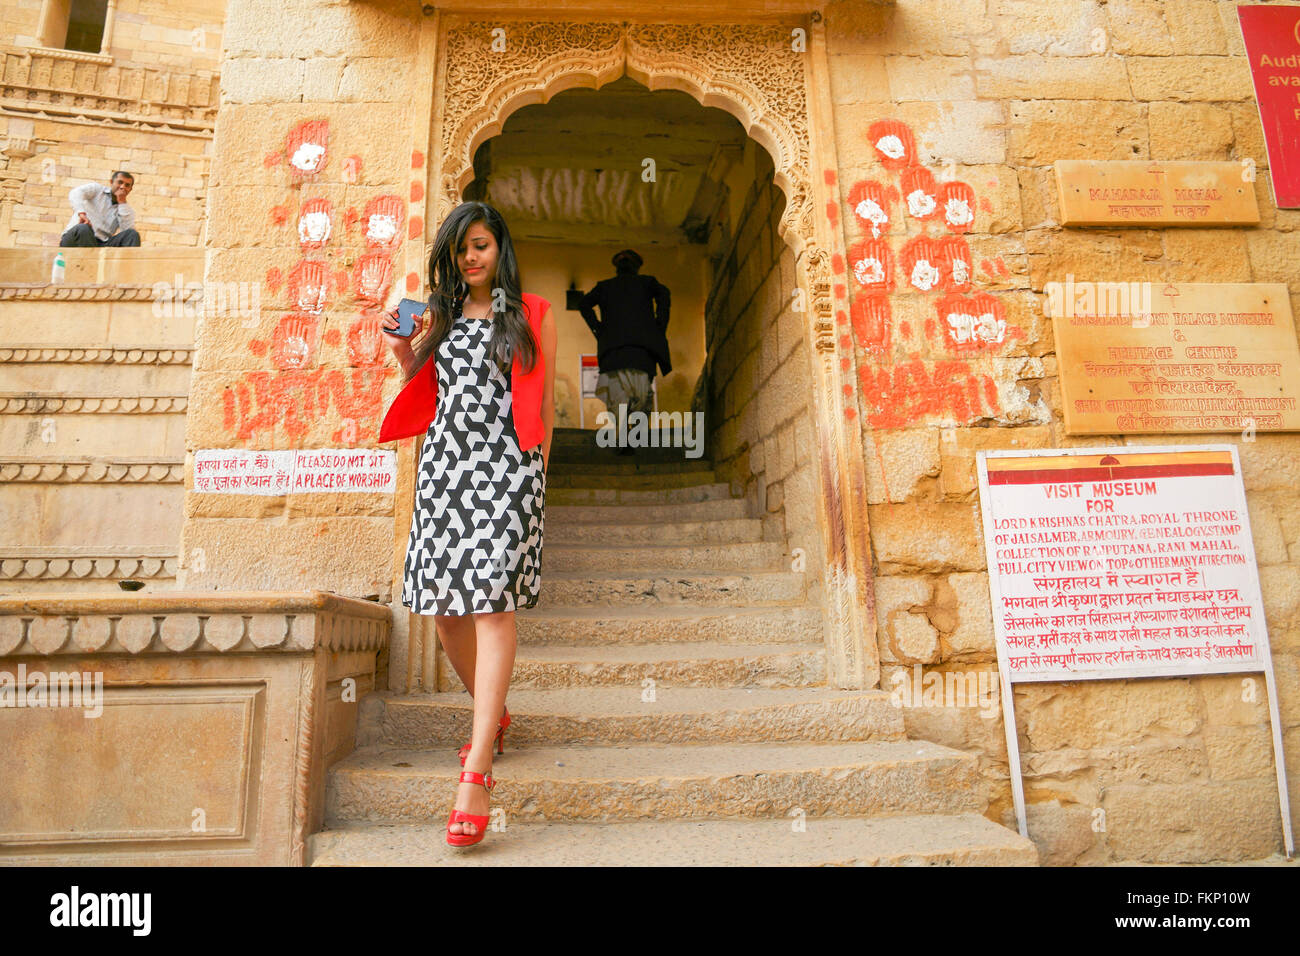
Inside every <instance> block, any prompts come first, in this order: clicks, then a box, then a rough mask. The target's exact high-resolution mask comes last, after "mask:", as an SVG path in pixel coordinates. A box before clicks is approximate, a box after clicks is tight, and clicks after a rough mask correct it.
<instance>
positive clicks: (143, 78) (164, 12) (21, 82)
mask: <svg viewBox="0 0 1300 956" xmlns="http://www.w3.org/2000/svg"><path fill="white" fill-rule="evenodd" d="M40 14H41V3H40V2H39V0H25V2H22V3H17V4H14V3H9V4H5V5H4V6H3V8H2V9H0V37H4V38H5V39H4V40H3V41H2V42H0V141H7V142H8V143H9V145H11V146H12V145H18V144H21V145H23V146H24V148H25V149H26V151H27V152H29V153H30V154H31V155H28V156H22V155H19V156H15V157H13V158H12V159H10V161H9V164H8V169H7V170H6V171H5V175H6V178H8V177H9V176H11V175H13V174H17V175H19V176H21V177H22V178H21V179H20V180H19V181H18V182H17V183H16V184H15V185H14V186H11V187H10V190H11V192H10V194H9V195H6V196H5V200H6V201H11V202H12V203H13V205H12V209H11V210H10V212H9V215H8V219H7V221H6V219H5V217H3V216H0V246H15V247H49V246H57V245H58V244H59V236H60V235H61V234H62V232H63V230H64V228H65V227H66V225H67V223H68V220H69V219H70V218H71V217H72V208H71V206H70V205H69V202H68V192H69V190H71V189H72V188H73V187H74V186H78V185H80V184H82V183H85V182H100V183H107V182H108V179H109V176H110V175H111V174H112V172H113V171H114V170H116V169H126V170H129V171H130V172H131V173H133V174H134V176H135V189H134V190H133V191H132V193H131V197H130V200H129V202H130V203H131V205H132V207H133V208H134V209H135V211H136V229H137V230H138V231H139V232H140V238H141V242H142V244H143V245H146V246H160V245H162V246H188V247H198V246H201V245H202V244H203V243H202V232H203V209H204V205H205V201H206V188H207V176H208V170H209V162H210V159H211V156H210V147H211V141H212V130H213V125H214V123H215V120H216V112H217V105H218V92H219V90H218V84H219V76H218V74H219V70H220V66H221V43H222V39H221V38H222V29H223V21H224V18H225V3H224V2H221V0H182V2H180V3H162V2H158V0H123V2H121V3H119V4H118V5H117V10H116V13H115V20H114V25H113V29H112V36H111V42H110V46H109V54H108V57H100V56H98V55H93V56H86V55H83V54H73V55H71V56H60V55H59V54H58V53H57V51H55V52H51V51H49V50H45V49H42V48H40V45H39V40H40V37H39V25H40ZM2 164H3V161H2V160H0V165H2ZM45 277H48V270H46V273H45ZM192 278H193V279H194V280H196V281H202V276H197V277H192ZM30 281H42V278H33V279H32V280H30Z"/></svg>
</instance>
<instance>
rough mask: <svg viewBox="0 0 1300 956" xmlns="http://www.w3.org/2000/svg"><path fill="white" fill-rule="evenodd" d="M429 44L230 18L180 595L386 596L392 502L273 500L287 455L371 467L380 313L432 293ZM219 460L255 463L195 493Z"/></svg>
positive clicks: (284, 496)
mask: <svg viewBox="0 0 1300 956" xmlns="http://www.w3.org/2000/svg"><path fill="white" fill-rule="evenodd" d="M287 24H291V25H292V28H287V27H286V25H287ZM433 29H434V28H433V21H432V20H431V19H429V18H426V17H425V16H424V15H423V14H422V13H421V11H420V8H419V7H418V6H415V5H410V4H405V3H398V2H396V0H394V2H380V3H367V4H324V3H316V2H309V0H289V2H287V3H284V2H279V0H232V2H231V3H230V5H229V7H228V9H227V17H226V33H225V37H224V41H223V42H224V56H225V60H224V62H223V64H222V70H221V72H222V87H223V101H222V110H221V112H220V114H219V117H218V121H217V128H216V134H215V140H214V144H213V161H212V172H211V181H210V187H209V195H208V204H207V224H206V225H207V235H206V243H205V248H206V268H205V273H204V275H203V276H202V277H182V281H185V282H189V281H190V280H191V279H198V278H202V280H203V282H204V291H205V302H206V305H205V309H204V314H203V316H202V317H201V319H200V321H199V328H198V334H197V339H196V353H195V359H194V373H193V383H192V390H191V401H190V406H189V416H188V420H187V424H186V474H185V484H186V497H185V518H184V526H183V529H182V532H181V541H180V562H181V564H180V571H179V575H178V577H179V582H178V583H179V584H180V586H182V587H185V588H190V589H199V590H204V589H228V588H241V589H248V588H256V589H298V588H315V589H320V590H327V591H336V592H339V593H341V594H346V595H351V596H356V597H367V596H372V595H378V596H380V599H381V600H385V601H387V600H389V599H390V598H391V597H392V595H391V590H392V581H393V579H394V568H393V562H394V555H395V548H394V541H395V533H394V523H395V519H394V500H395V494H394V491H393V490H391V489H390V490H386V491H346V490H337V489H336V488H333V487H329V486H328V485H322V484H319V483H318V484H314V485H303V486H300V487H299V488H298V489H297V490H292V489H290V490H288V491H287V493H283V491H284V489H283V488H280V489H276V488H274V487H272V486H274V485H275V484H276V482H282V481H283V480H284V479H285V469H288V468H296V467H297V465H296V464H295V463H294V461H293V458H294V453H296V452H299V451H302V450H323V449H332V450H339V451H342V452H349V453H353V454H355V455H357V456H360V457H361V458H364V456H365V453H366V452H368V451H372V450H375V449H376V448H377V442H376V438H377V434H378V429H379V425H380V421H381V419H382V416H383V412H384V410H385V409H386V408H387V406H388V404H389V403H390V402H391V400H392V398H393V396H394V395H395V394H396V392H397V391H398V389H399V388H400V384H401V383H400V378H401V375H400V371H399V369H398V368H397V365H396V363H395V362H393V360H392V359H391V357H390V356H389V354H388V351H387V349H386V348H385V347H384V345H383V342H382V339H381V337H380V333H379V324H380V321H381V313H380V309H381V307H382V305H383V304H384V303H391V302H392V301H394V300H395V299H396V298H398V297H400V296H402V295H409V296H413V297H423V295H424V294H425V292H424V273H425V271H426V266H425V265H424V262H423V260H424V258H425V253H424V195H425V191H426V189H427V184H426V182H425V176H426V163H425V155H426V153H427V150H428V124H429V110H430V108H431V103H432V98H433V90H432V69H431V63H432V36H433ZM406 444H408V445H409V444H410V442H407V443H406ZM213 449H216V450H229V451H245V452H265V453H267V454H265V455H262V456H260V457H259V456H252V455H250V456H247V459H246V462H245V464H244V465H243V466H240V467H235V471H236V472H238V474H235V475H234V477H233V478H223V479H222V480H221V481H218V482H213V483H212V485H213V486H217V488H218V490H215V491H196V489H195V458H196V456H199V455H200V453H202V452H205V451H206V450H213ZM388 451H390V452H391V449H388ZM407 454H408V455H409V451H408V452H407ZM200 457H202V456H200ZM230 457H231V458H235V457H238V456H233V455H232V456H230ZM223 467H224V466H223ZM232 467H234V466H232ZM241 468H242V470H241ZM330 470H335V471H337V470H338V469H333V468H332V467H331V468H327V469H326V471H327V472H328V471H330ZM394 470H395V469H394ZM207 474H211V473H207ZM225 474H232V472H231V471H230V469H229V468H228V469H227V470H226V472H225ZM250 475H256V476H257V477H258V480H259V481H260V482H261V483H263V485H264V486H263V487H258V486H257V483H256V482H248V481H247V476H250ZM403 485H404V483H403V482H400V481H399V482H397V486H398V487H399V488H400V487H402V486H403ZM221 486H224V487H221ZM236 488H238V489H239V490H238V491H237V492H234V493H232V489H236ZM277 490H278V491H280V492H281V493H269V492H272V491H277ZM398 571H399V572H400V568H399V569H398ZM402 660H403V661H404V660H405V658H404V656H403V658H402ZM396 669H397V670H398V671H399V672H404V670H405V667H404V664H403V666H402V667H399V668H396Z"/></svg>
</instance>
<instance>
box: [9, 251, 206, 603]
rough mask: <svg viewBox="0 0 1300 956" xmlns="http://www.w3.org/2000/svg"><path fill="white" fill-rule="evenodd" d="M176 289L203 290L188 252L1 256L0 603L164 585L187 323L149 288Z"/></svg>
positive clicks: (179, 452) (180, 455) (181, 446)
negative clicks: (57, 279) (54, 272)
mask: <svg viewBox="0 0 1300 956" xmlns="http://www.w3.org/2000/svg"><path fill="white" fill-rule="evenodd" d="M58 253H62V254H63V255H64V257H65V259H66V260H67V277H66V279H67V281H66V282H63V283H59V284H57V285H52V284H50V283H49V281H48V280H49V278H50V270H51V265H52V264H53V260H54V257H55V255H56V254H58ZM178 277H179V278H180V282H179V283H177V284H178V285H180V287H181V288H185V287H186V286H187V285H189V284H190V283H199V286H198V289H201V282H202V279H203V251H202V250H201V249H200V250H197V251H196V250H195V249H192V248H189V249H168V248H139V249H137V248H111V247H103V248H96V249H58V248H45V247H43V248H40V249H3V250H0V515H2V516H3V517H4V519H5V520H4V521H2V522H0V595H19V594H26V593H31V592H39V593H43V594H44V593H50V592H62V593H81V594H89V593H100V594H120V593H122V592H121V590H120V589H119V587H118V582H119V581H123V580H136V581H140V582H142V584H143V586H144V587H145V588H146V589H147V590H148V591H150V592H155V591H166V590H172V589H174V588H175V586H176V565H177V553H176V549H177V541H178V540H179V538H180V529H181V519H182V516H183V503H184V494H185V488H184V483H183V478H184V471H185V416H186V409H187V404H188V401H189V391H190V365H191V356H192V354H193V349H194V328H195V321H196V319H195V317H194V315H193V314H192V313H193V307H192V306H191V308H190V309H189V311H190V313H191V314H185V311H186V310H185V308H183V307H182V306H181V305H180V304H177V305H176V307H175V308H166V309H164V308H160V307H159V306H157V305H156V303H155V283H160V282H167V283H176V282H177V279H178ZM198 289H192V290H190V292H189V293H188V295H189V297H190V299H191V301H193V300H194V299H195V296H197V295H198ZM159 313H161V314H159Z"/></svg>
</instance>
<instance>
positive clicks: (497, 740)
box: [456, 708, 510, 767]
mask: <svg viewBox="0 0 1300 956" xmlns="http://www.w3.org/2000/svg"><path fill="white" fill-rule="evenodd" d="M504 710H505V713H504V714H502V715H501V722H500V723H499V724H498V725H497V735H496V736H495V737H493V738H492V742H493V743H494V744H496V745H497V753H499V754H503V753H505V752H506V728H507V727H509V726H510V709H509V708H504ZM473 742H474V741H472V740H467V741H465V743H464V744H462V745H461V748H460V750H459V751H457V752H456V756H458V757H460V765H461V766H462V767H463V766H465V758H466V757H468V756H469V748H470V745H471V744H473Z"/></svg>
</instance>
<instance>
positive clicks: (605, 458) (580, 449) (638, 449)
mask: <svg viewBox="0 0 1300 956" xmlns="http://www.w3.org/2000/svg"><path fill="white" fill-rule="evenodd" d="M631 447H632V449H633V453H632V454H630V455H625V454H621V453H620V449H619V448H618V447H617V446H612V447H607V448H601V447H599V446H597V445H595V444H589V445H574V444H559V443H557V442H556V441H555V440H554V439H552V440H551V463H552V464H564V465H565V466H566V467H567V466H571V465H607V464H620V463H621V464H648V463H651V462H663V463H665V464H672V463H677V464H681V463H683V462H686V463H691V464H704V465H706V466H710V467H711V466H712V461H711V460H710V459H709V458H707V457H705V456H704V455H701V456H700V457H699V458H690V457H688V452H690V451H691V450H692V449H691V448H689V447H686V446H685V445H681V444H679V445H673V444H672V438H671V437H668V438H667V439H665V440H663V441H662V442H661V444H659V445H657V446H655V445H644V446H642V445H633V446H631Z"/></svg>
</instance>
